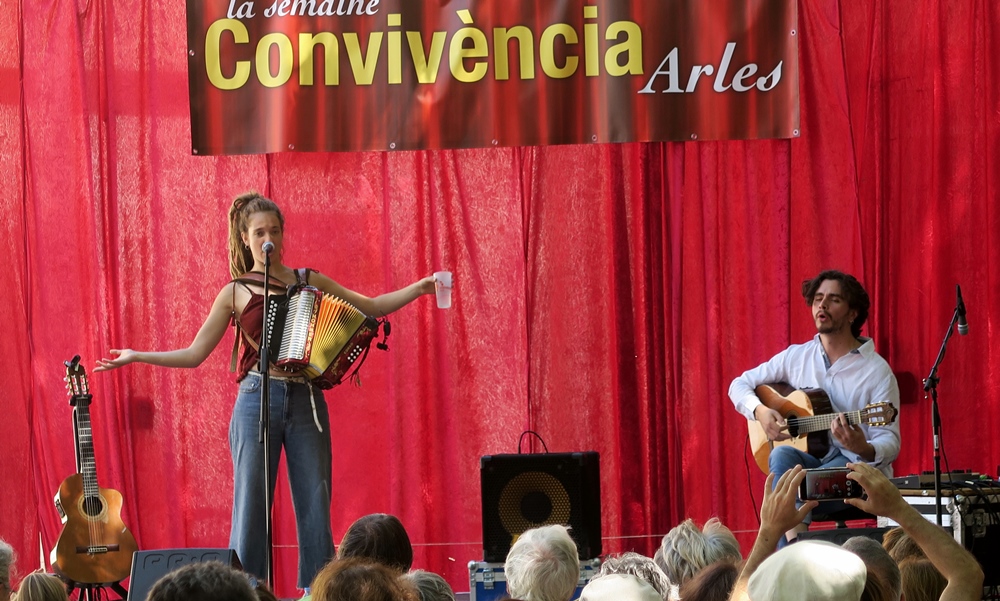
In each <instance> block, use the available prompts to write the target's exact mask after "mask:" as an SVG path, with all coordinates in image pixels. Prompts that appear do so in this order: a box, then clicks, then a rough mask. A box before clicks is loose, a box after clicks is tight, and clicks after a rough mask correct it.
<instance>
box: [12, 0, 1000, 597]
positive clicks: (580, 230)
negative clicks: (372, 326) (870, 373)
mask: <svg viewBox="0 0 1000 601" xmlns="http://www.w3.org/2000/svg"><path fill="white" fill-rule="evenodd" d="M799 10H800V15H799V21H800V28H799V32H798V35H799V36H800V37H799V43H800V69H801V73H800V80H801V86H802V91H801V113H802V136H801V137H800V138H797V139H794V140H790V141H788V140H784V141H781V140H779V141H732V142H719V143H684V144H626V145H593V146H566V147H547V148H511V149H483V150H465V151H442V152H401V153H357V154H330V155H308V154H282V155H269V156H243V157H220V158H204V157H197V156H191V154H190V149H189V146H190V132H189V127H188V107H187V98H186V65H187V56H186V48H185V21H184V9H183V3H165V4H157V5H155V6H154V5H151V4H150V3H148V2H138V1H135V0H123V1H118V2H110V1H108V0H89V1H88V0H74V1H66V0H39V1H32V2H26V1H24V0H20V1H19V2H17V3H7V5H6V6H5V10H2V11H0V76H2V81H0V84H2V85H0V121H2V123H3V127H2V129H0V165H2V169H0V183H2V189H3V190H4V191H5V194H3V195H0V203H2V204H0V208H2V209H3V216H4V217H3V221H4V224H5V227H4V230H3V231H4V232H5V233H6V236H7V238H6V239H7V255H6V256H7V258H8V263H9V267H8V283H7V290H8V292H7V293H6V294H4V295H3V296H2V297H0V316H2V317H3V319H4V324H5V327H4V330H3V336H2V337H0V350H2V351H3V353H4V357H5V363H4V365H5V366H4V368H3V380H4V382H5V385H6V389H5V392H6V404H5V406H6V408H5V412H4V415H5V418H6V419H5V424H4V426H3V433H2V435H0V456H2V461H3V477H2V478H3V479H2V483H0V484H2V488H3V490H4V493H5V495H4V509H3V511H0V536H2V537H3V538H5V539H7V540H9V541H10V542H12V543H13V544H14V546H15V547H16V548H17V550H18V551H19V553H20V556H21V565H22V568H23V569H22V573H23V572H24V571H27V570H30V569H31V568H33V567H34V563H35V562H34V558H35V557H36V556H37V551H38V545H39V539H41V542H42V544H43V546H44V547H45V548H46V549H49V548H51V547H52V546H53V544H54V543H55V540H56V538H57V537H58V534H59V531H60V524H59V520H58V517H57V515H56V512H55V509H54V508H53V507H52V505H51V498H52V495H53V493H54V492H55V491H56V489H57V487H58V484H59V483H60V482H61V481H62V480H63V479H64V478H66V477H67V476H68V475H70V474H71V473H72V472H73V471H74V470H75V467H74V458H73V445H72V429H71V418H70V408H69V406H68V405H67V403H66V395H65V392H64V390H63V383H62V380H61V378H62V375H63V371H64V370H63V368H62V361H64V360H66V359H69V358H70V357H72V356H73V355H74V354H76V353H79V354H81V355H82V356H83V357H84V361H85V364H86V365H87V366H92V365H93V362H94V360H95V359H96V358H98V357H100V356H106V354H107V349H109V348H118V347H122V346H131V347H134V348H140V349H169V348H175V347H179V346H184V345H187V344H188V343H189V342H190V340H191V339H192V337H193V336H194V334H195V332H196V331H197V329H198V327H199V326H200V324H201V322H202V320H203V319H204V317H205V314H206V313H207V310H208V307H209V304H210V303H211V300H212V299H213V298H214V296H215V294H216V292H217V291H218V289H219V288H220V287H221V286H222V285H223V284H224V283H225V282H226V281H227V280H228V274H227V269H226V224H225V211H226V209H227V207H228V205H229V203H230V202H231V200H232V198H233V197H235V196H236V195H237V194H239V193H241V192H243V191H245V190H248V189H258V190H260V191H262V192H263V193H265V194H267V195H269V196H270V197H272V198H274V199H275V200H276V201H277V202H278V203H279V204H280V205H281V206H282V207H283V208H284V210H285V212H286V216H287V230H288V233H287V244H288V248H289V252H288V256H287V257H286V259H287V262H288V263H290V264H292V265H295V266H300V265H303V266H304V265H308V266H311V267H314V268H317V269H319V270H321V271H323V272H325V273H327V274H329V275H331V276H332V277H334V278H335V279H337V280H338V281H340V282H341V283H343V284H345V285H347V286H348V287H351V288H354V289H357V290H359V291H362V292H365V293H369V294H375V293H378V292H381V291H385V290H389V289H393V288H396V287H399V286H402V285H405V284H407V283H409V282H411V281H413V280H415V279H417V278H419V277H421V276H423V275H426V274H428V273H430V272H432V271H434V270H436V269H441V268H447V269H451V270H452V271H454V272H455V278H456V280H455V281H456V289H455V295H454V306H453V308H452V309H450V310H447V311H443V310H438V309H436V308H435V307H434V304H433V299H431V298H423V299H420V300H419V301H418V302H416V303H414V304H413V305H411V306H408V307H406V308H404V309H403V310H401V311H400V312H399V313H398V314H396V315H395V316H394V317H393V333H392V337H391V338H390V340H389V342H390V347H391V351H390V352H389V353H382V352H379V351H375V350H373V352H372V355H371V356H370V357H369V359H368V362H367V364H366V365H365V366H364V368H363V370H362V380H363V386H362V387H361V388H355V387H353V386H349V385H348V386H342V387H339V388H338V389H336V390H334V391H332V392H330V393H329V394H328V400H329V402H330V406H331V409H332V416H333V419H332V421H333V429H334V432H333V435H334V441H335V442H334V482H335V501H334V504H333V507H332V512H333V521H334V535H335V538H337V539H339V538H340V536H341V535H342V534H343V532H344V530H345V529H346V527H347V525H348V524H349V523H350V522H351V521H353V520H354V519H355V518H356V517H358V516H360V515H362V514H365V513H370V512H376V511H385V512H390V513H394V514H396V515H398V516H400V518H401V519H402V521H403V523H404V524H405V525H406V526H407V528H408V530H409V532H410V535H411V538H412V540H413V542H414V543H415V546H416V562H415V564H416V566H417V567H422V568H426V569H430V570H434V571H438V572H441V573H443V574H445V575H446V577H448V579H449V580H450V581H451V583H452V584H453V586H454V587H455V588H456V589H457V590H464V589H465V587H466V586H467V582H468V581H467V580H466V578H467V575H466V572H465V565H466V563H467V562H468V561H469V560H474V559H480V558H481V542H480V541H481V530H480V502H479V474H478V460H479V457H480V456H481V455H484V454H493V453H504V452H514V451H515V449H516V445H517V439H518V436H519V434H520V433H521V432H522V431H523V430H525V429H532V430H536V431H538V432H539V433H540V434H541V435H542V436H543V437H544V439H545V440H546V442H547V444H548V448H549V449H550V450H552V451H572V450H589V449H593V450H597V451H599V452H600V453H601V462H602V466H601V467H602V499H603V506H604V507H603V509H604V511H603V514H604V515H603V527H604V535H605V536H606V537H609V540H608V541H607V542H606V544H605V550H606V551H609V552H614V551H620V550H626V549H636V550H638V551H640V552H645V553H652V551H653V550H654V549H655V546H656V544H657V542H658V539H659V536H660V535H662V534H663V533H665V532H666V531H667V530H668V529H669V528H670V527H672V526H673V525H675V524H676V523H677V522H678V521H680V520H681V519H683V518H684V517H688V516H690V517H693V518H695V519H696V520H698V521H703V520H705V519H707V518H709V517H711V516H713V515H717V516H719V517H721V518H722V520H723V521H724V522H725V523H727V524H728V525H730V526H731V527H732V528H733V529H734V530H736V531H738V532H739V533H740V537H741V540H742V541H743V542H744V543H749V541H750V540H752V537H753V532H754V531H755V530H756V525H757V522H756V518H755V513H754V506H753V502H752V500H751V493H752V494H753V496H754V497H755V498H756V500H757V502H758V503H759V499H760V489H761V487H762V483H763V477H762V475H761V474H759V473H756V468H753V467H751V468H750V475H749V477H748V475H747V469H748V468H747V467H746V461H747V460H746V458H745V457H746V449H745V446H744V445H745V438H746V429H745V424H744V422H743V420H742V419H741V418H740V417H739V416H738V415H737V414H736V412H735V411H733V409H732V407H731V405H730V403H729V400H728V399H727V398H726V389H727V387H728V384H729V381H730V380H731V379H732V378H733V377H734V376H736V375H738V374H739V373H740V372H741V371H742V370H744V369H746V368H748V367H751V366H753V365H755V364H757V363H758V362H760V361H762V360H764V359H766V358H767V357H769V356H770V355H772V354H773V353H775V352H777V351H778V350H780V349H781V348H783V347H784V346H786V345H787V344H789V343H791V342H796V341H801V340H803V339H806V338H807V337H809V336H811V333H812V326H811V323H810V320H809V318H808V309H807V308H806V306H805V305H804V304H803V302H802V300H801V297H800V296H799V293H798V290H799V283H800V282H801V280H802V279H804V278H807V277H810V276H812V275H814V274H815V273H816V272H818V271H819V270H820V269H823V268H826V267H835V268H841V269H844V270H847V271H850V272H853V273H855V274H857V275H858V276H859V277H860V279H861V280H862V281H863V282H864V283H865V284H866V286H867V287H868V290H869V292H870V293H871V294H872V297H873V301H874V303H875V308H874V310H873V313H872V317H871V321H870V323H869V325H868V326H866V333H867V334H868V335H871V336H873V337H874V338H875V341H876V346H877V348H878V349H879V350H880V351H881V353H882V354H883V355H884V356H885V357H886V358H887V359H888V360H889V362H890V364H891V365H892V366H893V368H894V369H895V370H896V372H897V374H898V377H899V380H900V385H901V390H902V394H903V407H902V414H901V416H900V420H901V423H902V433H903V438H904V441H903V451H902V453H901V455H900V458H899V460H898V461H897V463H896V467H897V472H898V473H901V474H906V473H912V472H916V471H920V470H928V469H931V467H932V461H931V458H932V444H931V443H932V439H931V433H930V424H929V421H930V406H929V403H928V401H926V400H924V399H923V398H922V393H921V391H920V389H919V388H920V386H919V381H920V379H921V378H923V377H924V376H926V375H927V372H928V371H929V369H930V366H931V363H932V362H933V360H934V358H935V356H936V355H937V352H938V349H939V346H940V342H941V339H942V336H943V335H944V332H945V328H946V326H947V324H948V320H949V318H950V316H951V312H952V309H953V307H954V286H955V284H956V283H961V284H962V285H963V292H964V295H965V298H966V302H967V304H968V306H969V322H970V329H971V332H972V333H971V334H970V335H969V336H968V337H963V338H960V339H959V338H953V339H952V341H951V343H950V346H949V350H948V355H947V358H946V359H945V363H944V364H943V366H942V369H941V372H940V375H941V378H942V380H941V385H940V394H941V415H942V420H943V434H944V436H943V440H944V448H945V451H946V453H947V459H948V460H949V461H948V465H950V467H951V468H953V469H958V468H964V469H974V470H978V471H981V472H988V473H995V470H996V469H997V464H998V463H1000V442H997V440H996V437H995V436H993V435H992V431H993V430H994V429H995V428H994V426H995V424H997V423H1000V409H998V403H997V397H998V392H1000V390H998V389H1000V385H998V384H997V382H998V381H1000V380H998V378H995V377H993V376H994V375H996V373H995V372H996V371H997V368H996V366H997V365H1000V361H998V357H997V350H996V349H995V347H992V346H991V345H990V344H989V343H988V341H989V337H990V335H991V334H992V332H993V329H992V328H993V326H994V325H996V320H995V319H994V314H993V313H994V310H995V307H996V298H995V297H996V291H997V290H998V289H1000V288H998V286H1000V281H998V280H1000V276H998V272H997V265H1000V246H998V232H1000V217H998V213H1000V212H998V210H997V187H996V186H997V181H996V173H997V172H998V165H997V157H998V156H1000V148H998V144H1000V142H998V141H1000V132H998V127H1000V125H998V115H1000V110H998V106H1000V84H998V82H997V80H996V78H995V77H994V76H993V75H994V73H995V71H996V65H995V64H994V62H995V57H996V56H1000V40H998V38H997V34H996V33H995V32H997V31H1000V7H998V6H997V5H996V4H995V3H994V2H991V1H990V0H980V1H972V0H969V1H965V2H952V3H948V4H947V6H943V5H941V3H939V2H936V1H934V0H919V1H913V0H879V1H876V2H870V3H856V2H837V1H835V0H823V1H817V2H803V3H801V5H800V7H799ZM252 125H253V124H248V126H252ZM231 343H232V337H231V335H229V336H227V337H226V338H225V339H224V341H223V343H222V344H221V345H220V349H218V350H217V351H216V352H215V353H214V354H213V355H212V356H211V357H210V358H209V359H208V360H207V361H206V363H205V364H204V365H203V366H201V367H200V368H198V369H196V370H167V369H160V368H154V367H150V366H140V365H135V366H129V367H127V368H125V369H122V370H118V371H115V372H111V373H108V374H91V375H92V377H91V383H92V388H93V392H94V405H93V407H92V413H93V421H94V426H95V434H94V440H95V445H96V454H97V464H98V470H99V477H100V482H101V484H102V485H103V486H105V487H110V488H115V489H118V490H120V491H121V492H122V493H123V495H124V497H125V508H124V520H125V523H126V524H128V525H129V526H130V527H131V528H132V530H133V531H134V532H135V534H136V536H137V538H138V540H139V543H140V546H141V547H142V548H145V549H155V548H172V547H188V546H211V547H221V546H225V545H226V542H227V540H228V530H229V512H230V503H231V482H232V468H231V465H230V460H229V456H228V448H227V442H226V431H227V427H228V420H229V414H230V410H231V406H232V402H233V398H234V396H235V391H236V387H235V385H234V384H233V383H232V376H231V375H230V374H229V373H228V372H227V371H226V365H227V364H228V359H229V356H228V352H229V349H230V345H231ZM530 446H531V447H532V448H534V449H535V450H539V449H540V446H539V445H537V444H532V445H530ZM276 516H277V517H276V531H275V541H276V543H277V545H278V551H277V554H276V568H277V573H278V581H277V585H278V592H279V594H282V595H290V594H291V589H292V587H293V585H294V566H295V561H296V560H295V531H294V522H293V520H292V510H291V505H290V500H289V497H288V494H287V491H286V489H285V488H284V487H283V486H282V487H280V488H279V493H278V496H277V505H276ZM746 548H747V549H748V548H749V547H748V546H747V547H746Z"/></svg>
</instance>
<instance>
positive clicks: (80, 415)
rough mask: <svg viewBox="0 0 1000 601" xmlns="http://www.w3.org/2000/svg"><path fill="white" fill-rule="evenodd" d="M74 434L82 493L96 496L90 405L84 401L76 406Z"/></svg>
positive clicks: (97, 488)
mask: <svg viewBox="0 0 1000 601" xmlns="http://www.w3.org/2000/svg"><path fill="white" fill-rule="evenodd" d="M76 434H77V442H78V443H79V449H78V452H79V457H78V458H77V459H78V461H79V464H80V475H81V476H82V477H83V494H84V496H85V497H97V496H98V495H99V494H100V490H99V487H98V485H97V462H96V461H94V439H93V435H92V433H91V425H90V407H88V406H87V404H85V403H77V406H76Z"/></svg>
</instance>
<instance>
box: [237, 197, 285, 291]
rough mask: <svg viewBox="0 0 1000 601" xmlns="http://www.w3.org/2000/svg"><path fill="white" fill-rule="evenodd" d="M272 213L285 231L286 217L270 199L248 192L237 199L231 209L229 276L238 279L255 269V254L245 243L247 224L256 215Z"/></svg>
mask: <svg viewBox="0 0 1000 601" xmlns="http://www.w3.org/2000/svg"><path fill="white" fill-rule="evenodd" d="M267 212H271V213H274V214H275V215H277V216H278V223H280V224H281V230H282V231H284V230H285V216H284V215H282V214H281V209H279V208H278V205H276V204H275V203H274V201H273V200H271V199H269V198H264V197H263V196H261V195H260V193H258V192H247V193H246V194H241V195H239V196H237V197H236V200H234V201H233V206H232V207H230V208H229V275H231V276H232V277H233V278H238V277H240V276H241V275H243V274H244V273H246V272H248V271H250V269H252V268H253V253H251V252H250V248H249V247H248V246H247V245H246V244H244V243H243V233H244V232H246V231H247V227H248V225H247V222H248V221H249V220H250V216H251V215H253V214H254V213H267Z"/></svg>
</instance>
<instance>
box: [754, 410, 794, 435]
mask: <svg viewBox="0 0 1000 601" xmlns="http://www.w3.org/2000/svg"><path fill="white" fill-rule="evenodd" d="M754 417H755V418H757V421H758V422H759V423H760V427H761V428H763V429H764V434H766V435H767V439H768V440H773V441H778V440H790V439H791V438H792V437H791V436H789V435H788V434H787V433H786V432H785V430H788V424H787V423H786V422H785V420H784V419H782V417H781V414H780V413H778V412H777V411H775V410H774V409H771V408H770V407H768V406H767V405H760V406H758V407H757V408H756V409H754Z"/></svg>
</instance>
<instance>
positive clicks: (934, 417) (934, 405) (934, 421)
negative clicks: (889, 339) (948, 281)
mask: <svg viewBox="0 0 1000 601" xmlns="http://www.w3.org/2000/svg"><path fill="white" fill-rule="evenodd" d="M958 295H959V296H958V298H959V302H958V304H957V305H956V306H955V311H954V313H952V315H951V322H950V323H949V324H948V331H947V332H945V334H944V341H942V342H941V350H940V351H938V356H937V359H935V360H934V366H933V367H931V373H930V375H928V376H927V378H926V379H925V380H924V393H930V397H931V430H932V432H933V435H934V515H935V517H936V518H937V525H938V526H941V525H942V524H941V415H940V413H938V396H937V385H938V382H940V381H941V378H939V377H938V375H937V372H938V366H939V365H941V361H943V360H944V353H945V350H946V349H947V348H948V340H949V339H950V338H951V335H952V333H953V332H954V330H955V322H957V321H958V317H959V315H961V314H962V313H963V312H964V309H965V307H964V306H963V304H962V301H961V298H962V293H961V292H959V293H958Z"/></svg>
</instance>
